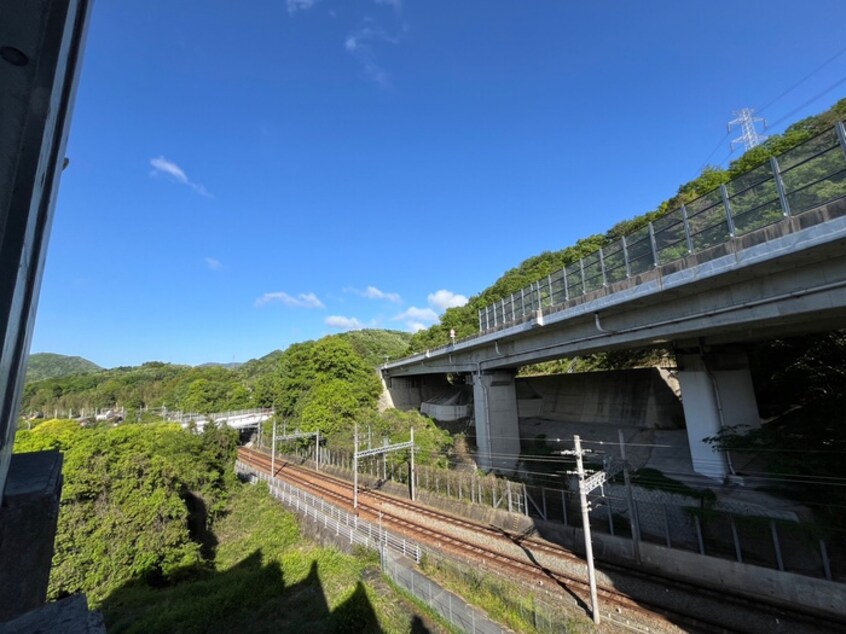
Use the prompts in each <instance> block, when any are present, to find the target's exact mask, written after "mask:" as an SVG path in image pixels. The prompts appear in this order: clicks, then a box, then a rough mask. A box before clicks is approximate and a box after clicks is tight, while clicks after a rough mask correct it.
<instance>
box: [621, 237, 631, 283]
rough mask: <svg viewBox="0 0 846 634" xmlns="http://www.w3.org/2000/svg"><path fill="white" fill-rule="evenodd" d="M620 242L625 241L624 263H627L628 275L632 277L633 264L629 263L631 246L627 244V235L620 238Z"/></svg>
mask: <svg viewBox="0 0 846 634" xmlns="http://www.w3.org/2000/svg"><path fill="white" fill-rule="evenodd" d="M620 242H622V243H623V263H624V264H625V265H626V277H631V276H632V266H631V264H629V247H628V245H627V244H626V236H623V237H622V238H620Z"/></svg>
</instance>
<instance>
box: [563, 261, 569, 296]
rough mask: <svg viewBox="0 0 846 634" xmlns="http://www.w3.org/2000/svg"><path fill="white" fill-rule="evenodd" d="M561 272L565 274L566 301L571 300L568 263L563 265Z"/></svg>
mask: <svg viewBox="0 0 846 634" xmlns="http://www.w3.org/2000/svg"><path fill="white" fill-rule="evenodd" d="M561 273H562V275H564V301H565V302H567V301H570V285H569V283H568V282H567V265H566V264H565V265H564V266H563V267H561Z"/></svg>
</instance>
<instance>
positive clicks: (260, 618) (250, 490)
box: [15, 420, 414, 632]
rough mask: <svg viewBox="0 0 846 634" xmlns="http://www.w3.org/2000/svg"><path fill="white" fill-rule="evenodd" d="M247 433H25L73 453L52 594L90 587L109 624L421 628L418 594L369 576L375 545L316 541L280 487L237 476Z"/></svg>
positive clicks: (20, 438) (46, 428)
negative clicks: (414, 599) (239, 442)
mask: <svg viewBox="0 0 846 634" xmlns="http://www.w3.org/2000/svg"><path fill="white" fill-rule="evenodd" d="M235 440H236V438H235V434H234V432H232V431H231V430H222V429H216V428H214V427H213V426H212V427H210V428H209V429H207V430H206V431H205V432H203V433H202V434H192V433H189V432H186V431H184V430H182V429H181V428H180V427H179V426H176V425H171V424H166V423H153V424H147V425H128V424H125V425H122V426H120V427H101V428H94V429H84V428H81V427H80V426H79V424H78V423H77V422H75V421H66V420H51V421H46V422H43V423H41V424H40V425H38V426H37V427H35V428H34V429H33V430H32V431H19V432H18V434H17V437H16V444H15V450H16V451H18V452H21V451H32V450H42V449H60V450H61V451H62V452H63V453H64V455H65V464H64V469H63V474H64V480H65V482H64V488H63V492H62V500H61V511H60V515H59V524H58V531H57V536H56V545H55V556H54V558H53V568H52V571H51V577H50V590H49V594H50V597H51V598H58V597H61V596H64V595H67V594H70V593H74V592H80V591H81V592H85V593H86V594H87V596H88V599H89V601H90V603H91V604H92V606H93V607H95V608H99V609H102V610H103V612H104V615H105V618H106V622H107V626H108V629H109V631H110V632H211V631H217V632H224V631H233V632H234V631H251V632H259V631H261V632H271V631H286V632H287V631H291V632H313V631H328V632H379V631H385V632H408V631H410V630H411V628H412V619H413V618H414V614H413V613H409V610H408V609H407V606H405V605H403V603H402V601H401V600H398V597H396V596H395V595H393V594H391V593H390V592H388V593H387V594H385V591H386V590H387V588H386V587H384V586H383V585H380V587H379V592H377V591H376V589H375V588H374V585H373V584H372V583H365V582H364V581H363V573H364V572H365V570H366V569H368V568H369V567H372V565H373V559H372V556H370V557H368V556H356V557H351V556H346V555H342V554H340V553H339V552H338V551H336V550H334V549H331V548H321V547H318V546H316V545H314V544H313V543H311V542H309V541H307V540H305V539H303V538H302V537H301V536H300V532H299V528H298V526H297V522H296V520H295V519H294V517H293V516H292V515H290V514H289V513H287V512H286V511H284V510H283V509H282V507H281V506H280V505H279V503H278V502H276V501H275V500H273V499H272V498H271V497H270V496H269V494H268V491H267V487H265V486H250V485H243V484H240V483H238V482H237V481H236V479H235V477H234V471H233V462H234V449H235ZM371 576H372V575H371ZM376 578H377V579H378V575H377V577H376Z"/></svg>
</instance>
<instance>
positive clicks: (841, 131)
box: [834, 121, 846, 155]
mask: <svg viewBox="0 0 846 634" xmlns="http://www.w3.org/2000/svg"><path fill="white" fill-rule="evenodd" d="M834 130H835V131H836V132H837V140H838V141H840V149H841V150H843V154H845V155H846V128H844V127H843V122H842V121H838V122H837V123H835V124H834Z"/></svg>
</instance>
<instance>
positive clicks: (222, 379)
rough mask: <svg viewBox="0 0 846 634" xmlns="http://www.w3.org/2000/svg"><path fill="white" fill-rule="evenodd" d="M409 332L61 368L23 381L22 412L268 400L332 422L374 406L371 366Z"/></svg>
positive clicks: (211, 407) (297, 417)
mask: <svg viewBox="0 0 846 634" xmlns="http://www.w3.org/2000/svg"><path fill="white" fill-rule="evenodd" d="M409 339H410V335H409V334H408V333H402V332H396V331H390V330H362V331H357V332H350V333H344V334H339V335H331V336H328V337H324V338H322V339H320V340H318V341H306V342H302V343H296V344H294V345H292V346H290V347H289V348H288V349H287V350H285V351H280V350H276V351H274V352H271V353H270V354H268V355H266V356H264V357H261V358H259V359H253V360H251V361H248V362H246V363H244V364H242V365H238V366H237V367H227V366H223V365H214V364H207V365H202V366H197V367H189V366H183V365H175V364H169V363H161V362H157V361H153V362H149V363H145V364H143V365H140V366H136V367H120V368H113V369H111V370H101V371H99V372H96V373H91V372H90V371H83V372H78V373H69V374H65V375H61V376H56V377H52V378H44V379H42V380H32V381H30V382H29V383H28V384H27V385H26V388H25V390H24V396H23V404H22V411H24V412H45V413H47V412H49V413H53V412H57V413H59V414H63V415H66V416H67V415H70V414H71V413H73V414H74V415H77V414H79V412H80V411H81V410H83V409H84V410H86V411H89V412H90V411H92V410H94V409H103V408H113V407H123V408H126V409H127V410H130V412H132V414H133V415H134V418H135V419H138V418H139V417H140V416H141V413H142V412H143V411H144V410H150V409H153V408H161V407H167V408H168V409H169V410H182V411H186V412H200V413H213V412H221V411H227V410H237V409H247V408H252V407H273V406H276V408H277V409H278V410H279V411H280V412H281V414H282V415H283V416H284V417H285V418H286V420H289V421H292V422H296V423H302V424H304V425H308V424H311V425H315V426H316V425H319V424H320V422H321V421H322V422H323V424H324V425H332V426H338V425H340V423H341V422H342V421H347V422H349V421H352V420H353V419H355V418H356V417H358V416H359V415H360V414H361V413H362V412H364V411H369V410H372V409H374V408H375V405H376V400H377V399H378V397H379V394H380V391H381V386H380V384H379V380H378V377H377V374H376V372H375V367H376V366H377V365H378V364H380V363H384V361H385V359H386V357H387V358H396V357H399V356H402V355H403V354H405V352H406V351H407V349H408V341H409ZM95 368H96V366H95ZM98 369H99V368H98ZM323 429H324V430H325V429H327V427H325V426H324V427H323Z"/></svg>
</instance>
